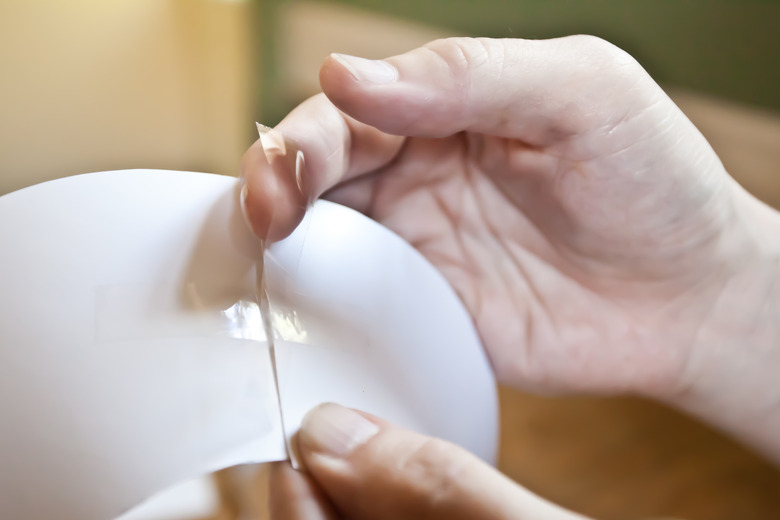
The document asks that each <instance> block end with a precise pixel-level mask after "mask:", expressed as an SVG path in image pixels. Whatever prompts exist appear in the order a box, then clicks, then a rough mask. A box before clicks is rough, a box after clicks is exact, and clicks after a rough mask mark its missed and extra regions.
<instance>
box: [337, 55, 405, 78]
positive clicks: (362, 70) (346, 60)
mask: <svg viewBox="0 0 780 520" xmlns="http://www.w3.org/2000/svg"><path fill="white" fill-rule="evenodd" d="M331 56H332V57H333V59H335V60H336V61H338V62H339V63H341V64H342V65H343V66H344V67H345V68H346V69H347V70H348V71H349V72H350V73H351V74H352V75H353V76H355V79H357V80H358V81H367V82H369V83H392V82H394V81H397V80H398V70H397V69H396V68H395V67H393V66H392V65H390V64H389V63H387V62H386V61H384V60H367V59H365V58H358V57H357V56H350V55H348V54H331Z"/></svg>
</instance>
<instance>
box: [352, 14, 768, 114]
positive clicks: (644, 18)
mask: <svg viewBox="0 0 780 520" xmlns="http://www.w3.org/2000/svg"><path fill="white" fill-rule="evenodd" d="M342 3H347V4H352V5H355V6H358V7H361V8H364V9H375V10H377V11H382V12H385V13H388V14H392V15H396V16H400V17H409V18H414V19H417V20H420V21H424V22H426V23H433V24H438V25H442V26H445V27H449V28H452V29H455V30H456V31H458V32H462V33H465V34H472V35H479V36H493V37H518V38H551V37H555V36H563V35H567V34H574V33H588V34H595V35H597V36H600V37H602V38H605V39H607V40H609V41H611V42H613V43H615V44H617V45H619V46H620V47H622V48H624V49H625V50H627V51H628V52H630V53H631V54H632V55H634V56H635V57H636V58H637V59H638V60H639V61H640V62H641V63H642V64H643V65H644V66H645V68H647V69H648V70H649V71H650V73H651V74H652V75H653V76H654V77H655V78H656V79H657V80H659V81H661V82H664V83H670V84H675V85H679V86H683V87H688V88H691V89H695V90H699V91H703V92H707V93H710V94H714V95H718V96H722V97H727V98H733V99H736V100H739V101H742V102H745V103H748V104H752V105H758V106H763V107H768V108H772V109H774V110H777V111H780V1H743V2H740V1H716V0H630V1H629V0H624V1H618V0H576V1H575V0H514V1H509V0H395V1H380V0H351V1H349V0H348V1H343V2H342Z"/></svg>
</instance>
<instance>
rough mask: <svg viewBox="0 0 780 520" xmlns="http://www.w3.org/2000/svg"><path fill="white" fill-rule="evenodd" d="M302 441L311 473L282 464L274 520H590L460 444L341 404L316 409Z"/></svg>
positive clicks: (275, 483)
mask: <svg viewBox="0 0 780 520" xmlns="http://www.w3.org/2000/svg"><path fill="white" fill-rule="evenodd" d="M297 441H298V449H299V454H300V457H301V460H302V462H303V463H304V465H305V468H306V471H305V472H298V471H295V470H293V469H292V467H291V466H290V464H289V463H287V462H280V463H276V464H275V466H274V469H273V470H272V474H271V489H270V493H269V497H270V504H269V506H270V510H271V518H273V519H274V520H317V519H336V518H350V519H355V520H360V519H372V520H373V519H377V520H381V519H383V518H387V519H393V520H396V519H399V518H404V519H410V520H413V519H416V518H420V519H422V518H424V519H426V520H436V519H442V520H444V519H446V520H458V519H476V518H479V519H483V520H493V519H496V520H497V519H517V518H533V519H540V520H585V519H584V517H581V516H579V515H576V514H574V513H571V512H569V511H566V510H564V509H561V508H559V507H558V506H555V505H553V504H551V503H549V502H547V501H545V500H543V499H541V498H539V497H537V496H535V495H533V494H532V493H530V492H529V491H527V490H525V489H523V488H522V487H520V486H518V485H517V484H515V483H514V482H512V481H511V480H509V479H508V478H506V477H505V476H504V475H502V474H501V473H499V472H498V471H496V470H495V469H493V468H492V467H490V466H488V465H487V464H485V463H484V462H482V461H481V460H479V459H477V458H476V457H474V456H473V455H471V454H470V453H468V452H466V451H463V450H462V449H460V448H458V447H456V446H453V445H451V444H448V443H446V442H444V441H441V440H439V439H433V438H429V437H424V436H422V435H419V434H416V433H413V432H410V431H408V430H404V429H402V428H399V427H397V426H394V425H392V424H390V423H388V422H387V421H384V420H382V419H378V418H377V417H374V416H371V415H368V414H364V413H361V412H356V411H354V410H350V409H348V408H342V407H340V406H337V405H334V404H325V405H320V406H319V407H317V408H315V409H314V410H312V411H311V412H309V414H308V415H307V416H306V417H305V419H304V421H303V423H302V425H301V430H300V432H299V434H298V437H297Z"/></svg>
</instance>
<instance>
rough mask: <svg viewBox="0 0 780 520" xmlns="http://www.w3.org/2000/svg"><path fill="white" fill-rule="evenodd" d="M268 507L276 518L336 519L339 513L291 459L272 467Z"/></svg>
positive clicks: (288, 519) (272, 516) (276, 519)
mask: <svg viewBox="0 0 780 520" xmlns="http://www.w3.org/2000/svg"><path fill="white" fill-rule="evenodd" d="M268 495H269V496H268V508H269V512H270V513H271V518H273V520H336V519H337V518H338V516H337V515H336V512H335V511H334V510H333V507H332V506H331V505H330V503H329V502H328V499H327V498H326V497H325V495H323V494H322V491H321V490H320V489H319V488H318V487H317V485H316V484H315V483H314V482H312V480H311V478H310V477H309V476H308V475H306V474H305V473H302V472H300V471H295V470H294V469H293V468H292V466H290V463H289V462H275V463H273V464H272V466H271V474H270V480H269V492H268Z"/></svg>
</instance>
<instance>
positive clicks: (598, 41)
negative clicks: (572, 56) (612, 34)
mask: <svg viewBox="0 0 780 520" xmlns="http://www.w3.org/2000/svg"><path fill="white" fill-rule="evenodd" d="M569 38H570V39H571V42H570V43H572V44H573V46H574V48H576V49H577V50H578V54H579V55H580V60H581V61H580V63H581V65H582V66H583V68H584V69H585V70H587V71H589V72H590V73H592V72H593V71H594V69H595V70H598V71H603V72H608V73H615V72H617V71H620V70H621V69H625V68H628V69H630V71H631V72H632V73H633V72H636V69H641V66H640V65H639V63H638V62H637V61H636V60H635V59H634V57H633V56H631V55H630V54H629V53H627V52H626V51H624V50H623V49H621V48H620V47H618V46H617V45H614V44H612V43H610V42H608V41H607V40H605V39H603V38H599V37H598V36H592V35H589V34H578V35H574V36H570V37H569Z"/></svg>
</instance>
